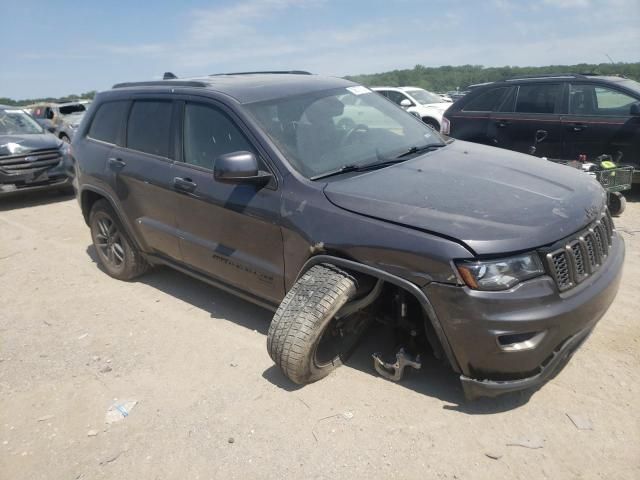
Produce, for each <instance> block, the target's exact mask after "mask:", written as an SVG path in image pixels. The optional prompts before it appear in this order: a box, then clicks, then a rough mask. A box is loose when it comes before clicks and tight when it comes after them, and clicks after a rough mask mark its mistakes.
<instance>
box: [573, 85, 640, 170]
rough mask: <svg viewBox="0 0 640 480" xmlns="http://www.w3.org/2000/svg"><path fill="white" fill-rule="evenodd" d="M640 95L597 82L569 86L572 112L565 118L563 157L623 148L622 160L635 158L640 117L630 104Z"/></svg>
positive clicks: (636, 155)
mask: <svg viewBox="0 0 640 480" xmlns="http://www.w3.org/2000/svg"><path fill="white" fill-rule="evenodd" d="M639 100H640V99H638V98H634V97H632V96H630V95H628V94H626V93H624V92H621V91H619V90H616V89H613V88H610V87H607V86H604V85H597V84H588V83H573V84H571V85H570V86H569V113H568V114H567V115H565V116H563V118H562V125H563V128H564V144H563V152H564V158H567V159H577V158H578V156H579V155H582V154H584V155H586V156H587V159H588V160H594V159H595V158H596V157H597V156H598V155H602V154H603V153H608V154H610V155H612V156H615V155H616V153H617V152H622V154H623V157H622V161H623V162H625V161H626V162H635V163H637V162H638V161H639V160H640V158H638V153H640V152H639V151H637V149H638V147H639V146H640V145H638V144H639V143H640V117H638V116H632V115H631V112H630V109H631V105H633V104H634V103H636V102H638V101H639Z"/></svg>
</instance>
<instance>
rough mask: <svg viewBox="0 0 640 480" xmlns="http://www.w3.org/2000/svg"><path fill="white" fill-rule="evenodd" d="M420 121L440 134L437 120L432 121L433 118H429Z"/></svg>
mask: <svg viewBox="0 0 640 480" xmlns="http://www.w3.org/2000/svg"><path fill="white" fill-rule="evenodd" d="M422 121H423V122H424V123H426V124H427V126H429V127H431V128H433V129H434V130H435V131H436V132H440V124H439V123H438V121H437V120H434V119H433V118H430V117H424V118H423V119H422Z"/></svg>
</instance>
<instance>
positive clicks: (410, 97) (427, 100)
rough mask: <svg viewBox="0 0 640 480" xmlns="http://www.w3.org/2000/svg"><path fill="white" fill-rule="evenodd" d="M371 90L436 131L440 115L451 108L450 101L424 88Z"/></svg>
mask: <svg viewBox="0 0 640 480" xmlns="http://www.w3.org/2000/svg"><path fill="white" fill-rule="evenodd" d="M372 90H373V91H375V92H378V93H379V94H380V95H383V96H385V97H387V98H388V99H389V100H391V101H392V102H393V103H395V104H397V105H399V106H401V107H402V108H404V109H405V110H406V111H407V112H409V113H412V114H414V115H415V116H416V117H419V118H421V119H422V121H423V122H424V123H426V124H427V125H430V126H431V127H433V128H434V129H436V130H438V131H440V124H441V123H442V115H443V114H444V112H445V111H446V110H447V108H449V107H450V106H451V101H446V100H444V99H443V98H442V97H441V96H440V95H437V94H435V93H431V92H428V91H426V90H425V89H424V88H418V87H373V88H372Z"/></svg>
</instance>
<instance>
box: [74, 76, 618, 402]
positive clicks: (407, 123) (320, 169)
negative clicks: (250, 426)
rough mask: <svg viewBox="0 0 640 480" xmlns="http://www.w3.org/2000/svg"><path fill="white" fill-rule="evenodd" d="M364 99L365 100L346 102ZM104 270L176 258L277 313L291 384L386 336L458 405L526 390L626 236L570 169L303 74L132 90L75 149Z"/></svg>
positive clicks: (607, 278) (610, 267) (570, 333)
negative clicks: (437, 371) (436, 364)
mask: <svg viewBox="0 0 640 480" xmlns="http://www.w3.org/2000/svg"><path fill="white" fill-rule="evenodd" d="M356 100H357V101H356ZM72 147H73V148H72V150H73V155H74V156H75V161H76V162H75V165H76V176H77V181H78V186H79V191H78V199H79V202H80V205H81V207H82V212H83V214H84V218H85V220H86V222H87V224H88V226H89V227H90V230H91V235H92V238H93V243H94V245H95V248H96V251H97V254H98V258H99V260H100V262H101V264H102V266H103V267H104V269H105V271H106V272H107V273H108V274H109V275H111V276H113V277H115V278H118V279H122V280H129V279H132V278H134V277H136V276H138V275H140V274H142V273H143V272H145V271H146V270H147V269H148V268H149V267H150V266H153V265H169V266H171V267H173V268H175V269H177V270H179V271H181V272H184V273H186V274H189V275H192V276H194V277H196V278H199V279H202V280H203V281H206V282H209V283H211V284H213V285H215V286H217V287H219V288H222V289H224V290H226V291H229V292H232V293H234V294H237V295H239V296H241V297H242V298H245V299H247V300H249V301H252V302H255V303H257V304H259V305H262V306H265V307H267V308H270V309H272V310H274V311H275V315H274V317H273V320H272V322H271V326H270V328H269V333H268V339H267V349H268V352H269V354H270V355H271V358H272V359H273V360H274V362H275V363H276V364H277V365H278V366H279V367H280V369H281V370H282V372H283V373H284V375H286V376H287V377H288V378H289V379H291V380H292V381H293V382H296V383H307V382H312V381H315V380H318V379H320V378H322V377H324V376H325V375H327V374H328V373H329V372H330V371H332V370H333V369H334V368H335V367H337V366H338V365H340V364H341V363H342V362H343V361H344V359H345V358H346V357H347V355H348V354H349V352H351V351H352V349H353V348H354V346H355V345H356V341H357V340H358V338H360V337H361V336H362V334H363V332H364V331H365V329H366V328H367V326H368V325H369V324H370V322H371V321H375V320H382V321H384V322H386V323H388V324H391V325H393V326H395V327H396V331H397V332H398V339H399V343H401V344H402V346H403V347H404V348H403V349H402V350H401V351H400V352H398V357H397V358H398V362H397V363H387V362H384V361H383V360H382V359H381V358H380V357H375V359H376V362H377V363H376V366H377V369H378V371H380V372H381V373H386V375H385V376H388V377H390V378H394V379H397V378H399V377H400V376H401V373H402V372H401V369H402V367H403V366H404V365H405V364H409V365H412V366H419V362H418V359H417V357H416V356H417V354H419V353H423V352H424V351H426V350H428V351H430V352H432V353H433V355H435V356H436V357H437V358H440V359H441V360H442V361H443V362H444V363H446V364H447V365H448V366H449V367H450V368H451V369H453V370H454V371H455V372H457V373H458V374H459V375H460V379H461V381H462V385H463V387H464V390H465V393H466V394H467V396H468V397H471V398H473V397H475V396H495V395H498V394H500V393H504V392H509V391H514V390H521V389H525V388H530V387H537V386H539V385H541V384H542V383H543V382H545V381H546V380H547V379H549V378H550V377H551V376H552V375H554V374H555V373H556V372H557V371H558V370H559V369H560V368H561V367H562V366H563V365H564V363H565V362H566V361H567V359H568V358H569V357H570V355H571V353H572V352H573V351H575V349H576V348H577V347H578V346H579V345H580V344H581V343H582V342H583V341H584V339H585V338H586V337H587V336H588V335H589V333H590V332H591V331H592V329H593V328H594V326H595V325H596V322H598V320H599V319H600V318H601V317H602V315H603V314H604V313H605V311H606V310H607V308H608V307H609V305H610V304H611V302H612V301H613V299H614V297H615V295H616V292H617V290H618V284H619V281H620V276H621V270H622V264H623V259H624V244H623V241H622V238H621V237H620V236H619V235H618V233H616V230H615V228H614V225H613V222H612V220H611V217H610V215H609V213H608V212H607V209H606V205H605V195H604V191H603V190H602V188H601V186H600V185H599V184H598V183H597V182H596V181H595V180H593V179H592V178H591V177H590V176H588V175H585V174H583V173H581V172H579V171H577V170H575V169H572V168H569V167H565V166H562V165H556V164H553V163H551V162H545V161H542V160H540V159H538V158H535V157H532V156H527V155H521V154H518V153H514V152H510V151H506V150H500V149H497V148H492V147H488V146H483V145H477V144H473V143H467V142H464V141H458V140H446V141H445V139H443V138H442V137H440V136H439V134H438V133H437V132H435V131H434V130H433V129H432V128H429V127H427V126H426V125H425V124H424V123H422V122H421V121H420V120H419V119H417V118H415V117H414V116H413V115H410V114H408V113H406V112H405V111H403V110H402V109H401V108H399V107H398V106H397V105H394V104H393V103H392V102H390V101H389V100H387V99H385V98H384V97H382V96H380V95H378V94H376V93H373V92H372V91H371V90H369V89H368V88H365V87H363V86H360V85H357V84H354V83H352V82H349V81H346V80H342V79H337V78H327V77H322V76H317V75H309V74H305V73H303V72H269V73H250V74H228V75H214V76H208V77H202V78H193V79H188V80H180V79H168V80H163V81H150V82H139V83H124V84H119V85H116V86H114V88H113V89H112V90H110V91H106V92H103V93H100V94H99V95H98V96H97V97H96V99H95V101H94V104H93V106H92V108H91V109H90V111H89V112H88V114H87V116H86V117H85V119H84V120H83V122H82V124H81V125H80V127H79V129H78V131H77V133H76V136H75V138H74V141H73V145H72Z"/></svg>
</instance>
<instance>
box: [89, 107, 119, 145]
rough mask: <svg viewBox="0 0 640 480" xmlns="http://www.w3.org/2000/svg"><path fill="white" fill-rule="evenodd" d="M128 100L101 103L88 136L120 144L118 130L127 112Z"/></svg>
mask: <svg viewBox="0 0 640 480" xmlns="http://www.w3.org/2000/svg"><path fill="white" fill-rule="evenodd" d="M127 106H128V102H126V101H117V102H107V103H103V104H102V105H100V107H98V111H97V112H96V114H95V116H94V117H93V121H92V122H91V127H89V133H88V136H89V137H91V138H94V139H96V140H101V141H103V142H107V143H112V144H114V145H122V141H121V140H122V139H121V138H120V132H121V131H122V128H121V127H122V123H123V122H124V120H125V115H126V114H127Z"/></svg>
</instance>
